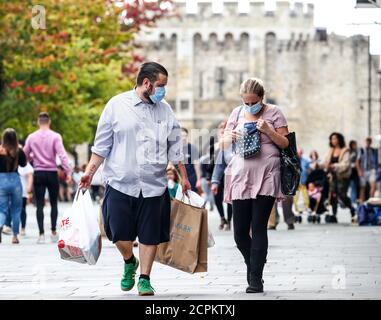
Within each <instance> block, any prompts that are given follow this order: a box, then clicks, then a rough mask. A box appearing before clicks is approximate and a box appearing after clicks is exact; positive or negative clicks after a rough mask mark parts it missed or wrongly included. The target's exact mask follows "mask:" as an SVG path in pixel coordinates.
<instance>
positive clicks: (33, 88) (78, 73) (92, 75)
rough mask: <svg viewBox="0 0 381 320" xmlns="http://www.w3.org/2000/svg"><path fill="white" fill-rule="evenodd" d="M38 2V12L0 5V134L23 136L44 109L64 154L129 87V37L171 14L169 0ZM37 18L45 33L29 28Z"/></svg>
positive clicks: (133, 64) (135, 59)
mask: <svg viewBox="0 0 381 320" xmlns="http://www.w3.org/2000/svg"><path fill="white" fill-rule="evenodd" d="M38 3H39V7H38V8H40V9H41V8H43V9H44V11H41V12H39V11H38V10H37V12H35V11H36V10H34V9H33V7H32V6H31V5H25V1H23V0H15V1H1V2H0V17H1V19H0V35H1V36H0V48H1V49H0V130H1V129H4V128H6V127H13V128H15V129H16V130H17V131H18V133H19V135H20V136H21V137H26V136H27V135H28V134H29V133H30V132H31V131H33V130H35V119H36V118H37V115H38V113H39V112H40V111H48V112H49V113H50V115H51V118H52V123H53V126H54V129H55V130H57V131H59V132H61V133H62V134H63V139H64V143H65V145H66V146H67V147H68V148H69V149H70V148H71V147H73V146H74V145H75V144H80V143H83V142H91V141H92V139H93V137H94V133H95V130H96V124H97V119H98V118H99V115H100V113H101V111H102V109H103V107H104V105H105V103H106V102H107V100H108V99H109V98H110V97H111V96H113V95H115V94H117V93H118V92H122V91H125V90H128V89H130V88H131V87H132V85H133V81H134V78H135V73H136V71H137V66H138V65H139V64H141V62H142V61H143V57H140V56H138V55H137V54H135V53H134V50H135V48H136V47H135V44H134V36H135V34H136V33H137V32H138V31H139V30H141V28H142V27H143V26H145V27H147V26H148V27H152V26H154V24H155V22H156V21H157V20H158V19H162V18H164V17H166V16H168V15H171V14H172V6H171V4H172V0H158V1H152V0H150V1H149V0H125V1H116V0H92V1H84V0H65V1H58V0H41V1H39V2H38ZM38 8H37V9H38ZM42 13H43V15H42ZM37 17H38V18H40V19H44V22H45V28H35V26H34V25H33V19H35V18H37Z"/></svg>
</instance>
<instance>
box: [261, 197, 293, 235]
mask: <svg viewBox="0 0 381 320" xmlns="http://www.w3.org/2000/svg"><path fill="white" fill-rule="evenodd" d="M293 202H294V197H292V196H285V199H284V200H283V201H282V213H283V221H284V222H285V223H286V224H287V229H288V230H294V229H295V224H294V223H295V214H294V211H293V210H292V204H293ZM278 224H279V212H278V206H277V203H274V207H273V209H272V211H271V214H270V218H269V222H268V225H267V229H268V230H276V227H277V225H278Z"/></svg>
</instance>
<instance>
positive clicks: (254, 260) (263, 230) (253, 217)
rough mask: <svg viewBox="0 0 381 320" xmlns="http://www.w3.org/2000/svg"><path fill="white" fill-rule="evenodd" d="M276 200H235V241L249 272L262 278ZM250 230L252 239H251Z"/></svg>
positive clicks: (270, 198) (263, 198) (272, 198)
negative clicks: (270, 223) (269, 222)
mask: <svg viewBox="0 0 381 320" xmlns="http://www.w3.org/2000/svg"><path fill="white" fill-rule="evenodd" d="M274 202H275V198H274V197H270V196H257V199H248V200H233V223H234V240H235V242H236V244H237V248H238V250H239V251H240V252H241V254H242V256H243V258H244V260H245V263H246V265H247V267H248V270H250V272H251V273H252V274H254V275H255V276H257V277H262V272H263V267H264V264H265V262H266V257H267V249H268V238H267V223H268V220H269V217H270V213H271V209H272V207H273V205H274ZM250 228H251V232H252V237H250V234H249V232H250Z"/></svg>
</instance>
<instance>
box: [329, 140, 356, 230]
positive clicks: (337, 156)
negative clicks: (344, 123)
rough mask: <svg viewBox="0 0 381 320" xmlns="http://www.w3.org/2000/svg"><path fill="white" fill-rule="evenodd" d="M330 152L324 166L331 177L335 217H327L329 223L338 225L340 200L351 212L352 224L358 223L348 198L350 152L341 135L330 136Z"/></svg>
mask: <svg viewBox="0 0 381 320" xmlns="http://www.w3.org/2000/svg"><path fill="white" fill-rule="evenodd" d="M329 146H330V150H329V152H328V154H327V156H326V159H325V162H324V164H323V166H324V168H325V170H326V171H327V174H328V177H329V190H330V191H329V198H330V203H331V205H332V214H333V216H327V222H328V223H329V222H333V223H337V218H336V215H337V209H338V204H339V200H340V201H341V202H342V203H343V205H344V206H345V207H346V208H348V209H349V210H350V212H351V216H352V223H355V222H356V210H355V209H354V207H353V205H352V201H351V199H350V198H349V197H348V195H347V192H348V187H349V179H350V176H351V174H352V167H351V158H350V150H349V148H347V147H346V146H345V139H344V136H343V135H342V134H341V133H338V132H334V133H332V134H331V135H330V136H329Z"/></svg>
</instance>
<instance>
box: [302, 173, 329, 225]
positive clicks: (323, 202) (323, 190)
mask: <svg viewBox="0 0 381 320" xmlns="http://www.w3.org/2000/svg"><path fill="white" fill-rule="evenodd" d="M310 183H313V184H314V185H315V187H316V188H317V189H318V190H319V193H320V197H319V198H318V199H317V198H315V197H313V196H310V197H309V203H310V207H309V214H308V217H307V221H308V222H309V223H320V220H321V219H320V216H321V215H322V214H324V213H325V212H327V211H328V209H327V203H328V198H329V181H328V178H327V174H326V172H325V171H324V170H322V169H316V170H313V171H312V172H311V173H310V174H309V175H308V178H307V186H308V185H309V184H310Z"/></svg>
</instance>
